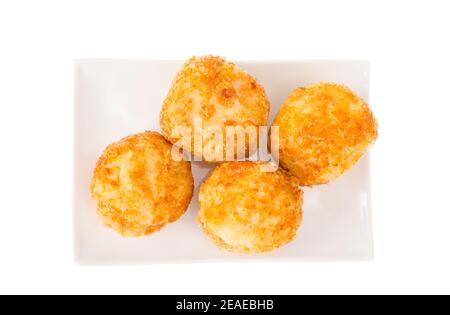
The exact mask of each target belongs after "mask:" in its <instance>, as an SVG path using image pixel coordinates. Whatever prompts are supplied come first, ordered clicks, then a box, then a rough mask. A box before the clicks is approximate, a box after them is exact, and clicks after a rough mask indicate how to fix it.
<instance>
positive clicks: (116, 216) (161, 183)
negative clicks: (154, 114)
mask: <svg viewBox="0 0 450 315" xmlns="http://www.w3.org/2000/svg"><path fill="white" fill-rule="evenodd" d="M171 150H172V145H171V144H170V143H169V142H168V141H167V140H165V139H164V138H163V137H162V136H161V135H160V134H158V133H156V132H144V133H141V134H136V135H132V136H129V137H127V138H124V139H122V140H120V141H119V142H116V143H113V144H111V145H109V146H108V147H107V148H106V149H105V151H104V152H103V154H102V156H101V157H100V159H99V160H98V162H97V165H96V167H95V170H94V175H93V178H92V181H91V195H92V198H93V200H94V201H95V203H96V206H97V213H98V215H99V216H100V218H101V219H102V221H103V222H104V224H105V225H106V226H108V227H110V228H112V229H114V230H116V231H117V232H119V233H120V234H121V235H123V236H131V237H137V236H143V235H147V234H150V233H153V232H156V231H158V230H160V229H161V228H162V227H164V226H165V225H166V224H168V223H170V222H174V221H176V220H177V219H178V218H179V217H180V216H181V215H183V214H184V213H185V211H186V209H187V208H188V206H189V203H190V201H191V198H192V194H193V190H194V181H193V177H192V172H191V164H190V163H189V162H186V161H180V162H176V161H174V160H173V159H172V155H171Z"/></svg>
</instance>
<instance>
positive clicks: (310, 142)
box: [273, 83, 377, 186]
mask: <svg viewBox="0 0 450 315" xmlns="http://www.w3.org/2000/svg"><path fill="white" fill-rule="evenodd" d="M273 125H274V126H278V127H279V140H280V142H279V157H278V158H279V161H280V164H281V166H282V167H283V168H285V169H286V170H288V171H290V172H291V173H292V174H294V175H295V176H297V177H298V178H299V179H300V182H301V184H302V185H304V186H311V185H317V184H325V183H328V182H329V181H331V180H333V179H335V178H337V177H338V176H340V175H342V174H343V173H344V172H345V171H347V170H348V169H350V168H351V167H352V166H353V165H354V164H355V163H356V162H357V161H358V160H359V159H360V158H361V157H362V156H363V155H364V153H365V152H366V150H367V149H368V147H369V146H370V145H371V144H372V143H373V142H374V141H375V140H376V138H377V123H376V120H375V118H374V116H373V114H372V112H371V110H370V108H369V106H368V104H366V103H365V102H364V101H363V100H362V99H360V98H359V97H358V96H356V95H355V94H354V93H353V92H352V91H351V90H349V89H348V88H347V87H345V86H342V85H338V84H331V83H319V84H313V85H310V86H307V87H305V88H298V89H296V90H295V91H294V92H293V93H292V94H291V95H289V97H288V99H287V100H286V101H285V103H284V104H283V106H282V108H281V110H280V112H279V113H278V114H277V116H276V118H275V121H274V124H273ZM275 155H276V154H275Z"/></svg>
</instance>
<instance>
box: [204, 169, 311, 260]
mask: <svg viewBox="0 0 450 315" xmlns="http://www.w3.org/2000/svg"><path fill="white" fill-rule="evenodd" d="M268 165H269V164H268V163H256V162H230V163H223V164H221V165H219V166H218V167H217V168H216V169H215V170H214V171H212V172H211V173H210V175H209V177H208V178H207V179H206V180H205V181H204V183H203V184H202V186H201V188H200V195H199V207H200V210H199V214H198V222H199V223H200V225H201V226H202V228H203V230H204V231H205V233H206V234H207V235H208V236H209V237H210V238H211V239H212V240H213V241H214V242H215V243H216V244H217V245H218V246H219V247H221V248H223V249H225V250H228V251H232V252H242V253H262V252H268V251H271V250H274V249H276V248H278V247H280V246H283V245H285V244H286V243H288V242H290V241H292V240H293V239H294V238H295V236H296V234H297V230H298V228H299V227H300V224H301V222H302V204H303V192H302V190H301V189H300V185H299V183H298V180H297V179H296V178H295V177H293V176H291V175H289V174H288V173H287V172H285V171H283V170H281V169H279V170H276V171H274V172H264V171H263V169H262V168H263V167H268Z"/></svg>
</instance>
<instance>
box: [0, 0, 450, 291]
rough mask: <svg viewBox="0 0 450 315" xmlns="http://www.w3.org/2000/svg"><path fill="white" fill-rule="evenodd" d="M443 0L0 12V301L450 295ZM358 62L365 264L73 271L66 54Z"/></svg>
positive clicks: (121, 5)
mask: <svg viewBox="0 0 450 315" xmlns="http://www.w3.org/2000/svg"><path fill="white" fill-rule="evenodd" d="M449 11H450V10H449V7H448V1H430V0H429V1H411V0H410V1H386V2H384V1H361V0H359V1H345V0H341V1H317V0H316V1H280V0H277V1H263V0H259V1H242V0H241V1H233V0H228V1H192V0H191V1H177V2H175V1H160V2H158V3H152V2H150V1H132V0H128V1H111V0H109V1H92V0H90V1H81V0H78V1H61V0H59V1H20V0H17V1H8V0H6V1H2V2H1V3H0V128H1V129H0V140H1V155H0V170H1V173H0V191H1V193H0V196H1V204H0V293H159V294H187V293H191V294H205V293H213V294H215V293H217V294H225V293H228V294H284V293H299V294H300V293H310V294H314V293H363V294H365V293H450V268H448V266H449V265H450V243H449V241H450V206H449V201H448V195H449V193H448V189H449V186H450V185H449V182H448V178H449V175H450V172H449V170H450V167H449V165H448V163H449V162H450V154H449V145H450V143H449V140H448V138H447V137H448V135H450V122H449V117H448V114H449V113H450V110H449V108H450V96H449V95H450V87H449V83H450V82H449V73H450V58H449V56H450V46H449V38H448V37H449V35H448V30H449V29H450V19H449V17H448V14H449ZM206 53H214V54H220V55H223V56H226V57H228V58H230V59H321V58H327V59H329V58H331V59H339V58H344V59H368V60H370V61H371V69H372V71H371V73H372V76H371V105H372V108H373V110H374V112H375V113H376V115H377V117H378V119H379V125H380V137H379V140H378V142H377V143H376V145H375V147H374V148H373V150H372V153H373V154H372V157H373V159H372V161H373V197H374V200H373V208H374V229H375V261H374V262H366V263H301V264H298V263H264V264H253V263H244V264H236V263H233V264H230V263H227V264H201V265H156V266H132V267H80V266H78V265H76V263H74V261H73V246H72V241H73V240H72V210H71V203H72V191H71V188H72V136H73V132H72V127H73V121H72V118H73V110H72V104H73V101H72V96H73V59H74V58H105V57H106V58H128V59H131V58H140V59H185V58H187V57H189V56H191V55H194V54H206Z"/></svg>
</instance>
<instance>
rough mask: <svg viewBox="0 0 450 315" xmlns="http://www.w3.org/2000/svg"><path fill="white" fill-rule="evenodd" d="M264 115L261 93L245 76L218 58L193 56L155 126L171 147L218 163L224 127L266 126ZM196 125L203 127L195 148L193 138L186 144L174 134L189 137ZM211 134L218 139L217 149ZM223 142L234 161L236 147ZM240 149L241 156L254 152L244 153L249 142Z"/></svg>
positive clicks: (265, 100) (265, 101) (265, 103)
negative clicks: (183, 131) (182, 129)
mask: <svg viewBox="0 0 450 315" xmlns="http://www.w3.org/2000/svg"><path fill="white" fill-rule="evenodd" d="M269 110H270V105H269V99H268V97H267V95H266V93H265V91H264V88H263V87H262V86H261V84H259V83H258V81H257V80H256V79H255V78H254V77H252V76H251V75H250V74H248V73H247V72H245V71H244V70H242V69H240V68H239V67H237V66H236V65H235V64H234V63H232V62H229V61H227V60H225V59H223V58H221V57H216V56H203V57H193V58H191V59H189V60H188V61H187V62H186V63H185V64H184V66H183V67H182V69H181V70H180V71H179V72H178V74H177V76H176V77H175V80H174V81H173V84H172V87H171V89H170V91H169V93H168V95H167V98H166V99H165V101H164V104H163V108H162V110H161V115H160V124H161V129H162V133H163V135H164V136H165V137H166V139H168V140H169V141H170V142H172V143H173V144H176V143H178V145H179V146H183V147H184V148H186V149H189V150H190V153H194V154H195V155H196V156H197V157H202V159H203V160H204V161H209V162H221V161H224V160H225V157H226V156H227V151H226V146H227V145H226V140H225V139H226V132H225V128H226V126H242V127H244V128H246V127H248V126H254V127H259V126H267V123H268V117H269ZM196 121H200V124H198V125H199V126H201V127H202V128H203V134H200V135H199V137H198V138H199V139H200V140H202V143H201V144H200V146H197V147H196V146H194V142H193V139H191V141H188V139H185V138H183V137H182V136H181V135H180V132H179V130H177V128H179V127H186V128H188V130H190V132H191V135H192V136H194V124H195V122H196ZM206 130H209V131H210V132H207V131H206ZM255 130H257V128H256V129H255ZM214 132H216V133H219V134H221V136H222V137H223V139H224V140H223V141H220V143H221V144H222V147H221V148H220V147H219V149H217V145H216V141H215V140H217V138H216V135H215V134H214ZM196 134H197V135H198V133H196ZM231 139H232V138H231ZM229 142H230V143H229V147H230V148H231V149H234V156H236V155H237V154H236V152H237V151H236V145H234V148H233V146H232V145H231V141H229ZM245 144H246V148H245V149H246V155H249V154H252V153H254V152H249V151H250V149H251V147H252V146H251V145H250V144H249V137H247V139H246V143H245ZM253 144H254V145H255V146H256V147H257V145H258V143H257V141H255V142H253V141H252V145H253ZM200 148H201V149H200ZM216 149H217V150H219V151H218V152H223V154H220V155H221V156H223V157H222V158H221V159H217V158H216V157H215V156H214V152H215V150H216ZM228 152H229V154H228V156H231V157H233V152H232V151H231V153H230V151H228Z"/></svg>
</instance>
